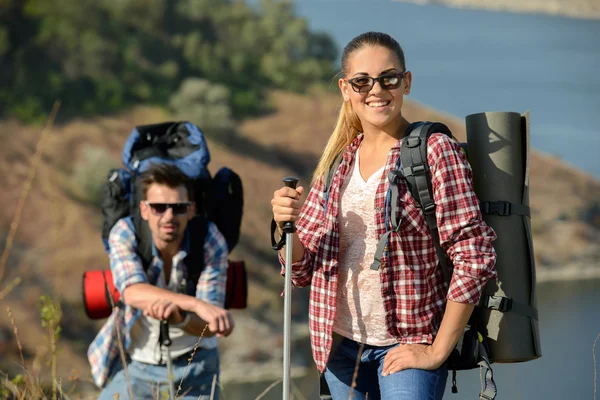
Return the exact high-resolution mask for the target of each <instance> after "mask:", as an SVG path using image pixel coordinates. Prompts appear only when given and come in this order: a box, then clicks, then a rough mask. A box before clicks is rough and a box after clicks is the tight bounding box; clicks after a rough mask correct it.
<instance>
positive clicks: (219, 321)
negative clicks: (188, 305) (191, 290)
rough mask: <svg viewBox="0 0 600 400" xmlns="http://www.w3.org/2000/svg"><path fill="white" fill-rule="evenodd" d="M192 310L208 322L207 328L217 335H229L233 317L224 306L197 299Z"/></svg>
mask: <svg viewBox="0 0 600 400" xmlns="http://www.w3.org/2000/svg"><path fill="white" fill-rule="evenodd" d="M194 312H195V313H196V315H198V317H200V318H201V319H202V320H203V321H205V322H206V323H207V324H208V329H209V330H210V331H211V332H213V333H215V334H216V335H217V336H218V337H223V336H229V335H230V334H231V332H232V331H233V326H234V323H233V318H232V317H231V313H230V312H229V311H227V310H225V309H224V308H221V307H218V306H215V305H212V304H209V303H206V302H204V301H199V302H198V305H197V306H196V307H195V310H194Z"/></svg>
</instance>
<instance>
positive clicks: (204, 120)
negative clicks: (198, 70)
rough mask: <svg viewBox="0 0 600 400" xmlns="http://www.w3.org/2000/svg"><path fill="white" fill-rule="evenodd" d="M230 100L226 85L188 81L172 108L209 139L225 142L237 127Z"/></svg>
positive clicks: (175, 96)
mask: <svg viewBox="0 0 600 400" xmlns="http://www.w3.org/2000/svg"><path fill="white" fill-rule="evenodd" d="M230 98H231V94H230V92H229V89H228V88H227V87H226V86H223V85H220V84H214V83H211V82H209V81H207V80H205V79H200V78H188V79H186V80H184V81H183V82H182V83H181V86H180V87H179V89H178V90H177V92H175V93H174V94H173V95H172V96H171V99H170V101H169V107H170V109H171V111H172V113H173V115H174V116H175V117H176V118H177V119H179V120H185V121H190V122H192V123H194V124H196V125H198V126H199V127H200V129H202V131H203V132H204V133H205V134H206V135H207V136H210V137H213V138H215V139H220V140H222V139H225V137H229V136H231V135H232V133H233V130H234V126H235V123H234V121H233V118H232V113H231V106H230ZM223 136H225V137H223Z"/></svg>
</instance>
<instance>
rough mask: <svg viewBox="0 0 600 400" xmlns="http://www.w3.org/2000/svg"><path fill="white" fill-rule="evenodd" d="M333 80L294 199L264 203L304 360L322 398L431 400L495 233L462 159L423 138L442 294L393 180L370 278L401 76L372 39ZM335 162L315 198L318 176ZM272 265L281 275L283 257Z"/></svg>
mask: <svg viewBox="0 0 600 400" xmlns="http://www.w3.org/2000/svg"><path fill="white" fill-rule="evenodd" d="M342 73H343V77H342V78H340V79H339V82H338V83H339V88H340V93H341V95H342V98H343V105H342V107H341V111H340V114H339V118H338V121H337V124H336V126H335V129H334V131H333V134H332V135H331V137H330V139H329V141H328V143H327V145H326V147H325V149H324V151H323V154H322V157H321V159H320V161H319V163H318V165H317V168H316V170H315V172H314V176H313V182H312V186H311V188H310V191H309V193H308V196H307V198H306V201H304V202H303V201H302V195H303V194H304V188H303V187H302V186H299V187H297V188H296V189H292V188H290V187H282V188H281V189H278V190H277V191H275V193H274V195H273V199H272V201H271V204H272V208H273V216H274V220H275V222H276V223H277V226H278V231H279V233H280V234H281V233H282V230H281V228H282V226H283V223H284V222H287V221H294V222H295V223H296V227H297V232H296V233H295V234H294V239H293V241H294V243H293V248H292V250H293V255H292V258H293V259H292V262H293V264H292V271H291V272H290V273H291V274H292V282H293V285H294V286H298V287H304V286H308V285H310V286H311V289H310V304H309V329H310V336H311V344H312V352H313V357H314V360H315V362H316V365H317V368H318V369H319V371H320V372H321V373H323V374H324V377H325V380H326V382H327V384H328V386H329V390H330V391H331V395H332V397H333V399H334V400H338V399H339V400H345V399H348V398H349V395H350V393H351V392H352V393H353V396H354V397H353V398H354V399H358V400H360V399H367V398H368V400H377V399H394V400H425V399H441V398H442V396H443V394H444V389H445V386H446V379H447V376H448V370H447V367H446V366H445V361H446V359H447V358H448V356H449V355H450V353H451V351H452V350H453V349H454V347H455V346H456V343H457V341H458V339H459V338H460V336H461V334H462V332H463V329H464V327H465V326H466V324H467V322H468V320H469V317H470V315H471V313H472V311H473V308H474V305H476V304H477V303H478V302H479V298H480V296H481V292H482V289H483V287H484V285H485V283H486V282H487V281H488V280H489V279H494V278H495V277H496V271H495V269H494V264H495V259H496V254H495V251H494V249H493V247H492V241H493V240H494V239H495V238H496V234H495V232H494V231H493V230H492V229H491V228H490V227H489V226H487V225H486V224H485V223H484V221H483V220H482V216H481V213H480V210H479V202H478V199H477V197H476V195H475V193H474V190H473V186H472V174H471V169H470V166H469V164H468V162H467V160H466V157H465V156H464V153H462V151H461V149H460V147H459V145H458V144H457V143H455V142H454V141H453V140H452V139H450V138H449V137H448V136H446V135H444V134H441V133H439V134H438V133H434V134H432V135H431V136H430V138H429V140H428V154H427V158H428V160H427V161H428V163H429V165H430V169H431V177H432V187H433V194H434V200H435V203H436V207H437V208H436V216H437V224H438V229H439V237H440V242H441V245H442V247H443V249H444V250H445V251H446V253H447V254H448V255H449V257H450V260H451V261H452V263H453V265H454V269H453V272H452V278H451V282H450V286H449V287H448V286H447V285H446V284H445V283H444V279H443V276H442V271H441V270H440V268H438V258H437V256H436V251H435V248H434V244H433V241H432V238H431V235H430V234H429V230H428V227H427V224H426V222H425V219H424V216H423V213H422V211H421V209H420V208H419V207H418V203H417V202H416V200H415V199H414V198H412V196H411V195H410V191H408V190H407V187H406V184H405V183H404V182H400V184H399V190H400V195H399V199H398V203H399V204H398V207H399V210H400V213H401V215H400V227H399V230H398V231H397V232H396V231H392V233H391V234H390V236H389V238H388V242H387V247H386V251H385V252H384V254H383V257H382V259H381V265H380V266H379V268H377V269H376V270H374V269H372V268H371V264H372V263H373V258H374V253H375V250H376V247H377V245H378V242H379V240H380V238H381V237H382V235H384V233H386V232H387V231H388V230H389V229H390V225H389V218H386V207H385V197H386V192H387V191H388V187H389V182H388V179H387V177H388V172H390V170H391V169H392V167H393V166H394V165H395V164H396V161H397V160H398V157H399V153H400V144H401V139H402V138H403V136H404V135H405V133H406V132H407V128H408V127H409V125H410V123H409V122H408V121H407V120H406V118H405V117H404V116H403V115H402V105H403V100H404V96H405V95H408V94H409V93H410V88H411V83H412V75H411V73H410V72H409V71H407V70H406V63H405V59H404V52H403V50H402V48H401V47H400V45H399V44H398V42H397V41H396V40H394V39H393V38H392V37H390V36H389V35H387V34H384V33H378V32H367V33H364V34H361V35H359V36H357V37H355V38H354V39H352V40H351V41H350V42H349V43H348V45H347V46H346V47H345V48H344V51H343V54H342ZM340 153H341V154H342V160H341V163H340V164H339V167H338V168H337V170H336V171H335V175H333V179H332V180H331V186H330V187H329V188H326V187H325V182H324V181H325V180H324V177H325V175H326V174H327V173H328V171H329V168H330V166H331V165H332V164H333V163H334V160H335V159H336V157H337V156H338V154H340ZM326 190H328V201H327V206H326V204H325V193H324V192H325V191H326ZM388 212H389V209H388ZM279 260H280V262H281V264H282V266H283V269H282V273H284V274H285V273H288V272H289V271H285V267H284V266H285V248H283V249H281V250H280V251H279ZM355 370H357V374H356V377H354V373H355ZM353 384H355V387H354V389H351V388H352V386H353Z"/></svg>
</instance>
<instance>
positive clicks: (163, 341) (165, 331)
mask: <svg viewBox="0 0 600 400" xmlns="http://www.w3.org/2000/svg"><path fill="white" fill-rule="evenodd" d="M159 340H160V345H161V347H162V346H165V347H166V348H167V374H168V375H169V376H168V377H169V393H170V395H171V396H170V397H169V398H170V399H171V400H175V384H174V383H173V379H174V378H173V360H171V349H169V346H171V343H172V342H171V338H170V337H169V323H168V322H167V321H165V320H163V321H160V338H159Z"/></svg>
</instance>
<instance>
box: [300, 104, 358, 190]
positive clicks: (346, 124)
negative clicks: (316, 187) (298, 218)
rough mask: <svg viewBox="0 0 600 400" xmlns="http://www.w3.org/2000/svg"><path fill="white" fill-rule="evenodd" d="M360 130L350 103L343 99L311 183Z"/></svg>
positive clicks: (326, 169) (325, 169) (324, 171)
mask: <svg viewBox="0 0 600 400" xmlns="http://www.w3.org/2000/svg"><path fill="white" fill-rule="evenodd" d="M360 132H362V125H361V123H360V120H359V119H358V116H357V115H356V114H355V113H354V110H353V109H352V104H350V102H349V101H344V102H343V103H342V105H341V106H340V114H339V116H338V119H337V122H336V123H335V128H334V130H333V133H332V134H331V136H330V137H329V140H328V141H327V144H326V145H325V148H324V149H323V153H322V155H321V158H320V159H319V163H318V164H317V168H316V169H315V172H314V173H313V178H312V180H313V183H315V182H316V181H317V180H318V179H319V178H320V177H321V176H323V175H324V174H325V173H326V172H327V171H328V170H329V167H330V166H331V164H333V162H334V160H335V158H336V157H337V156H338V154H340V153H341V152H342V151H344V149H345V148H346V147H348V145H349V144H350V143H352V141H353V140H354V138H356V136H358V134H359V133H360Z"/></svg>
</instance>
